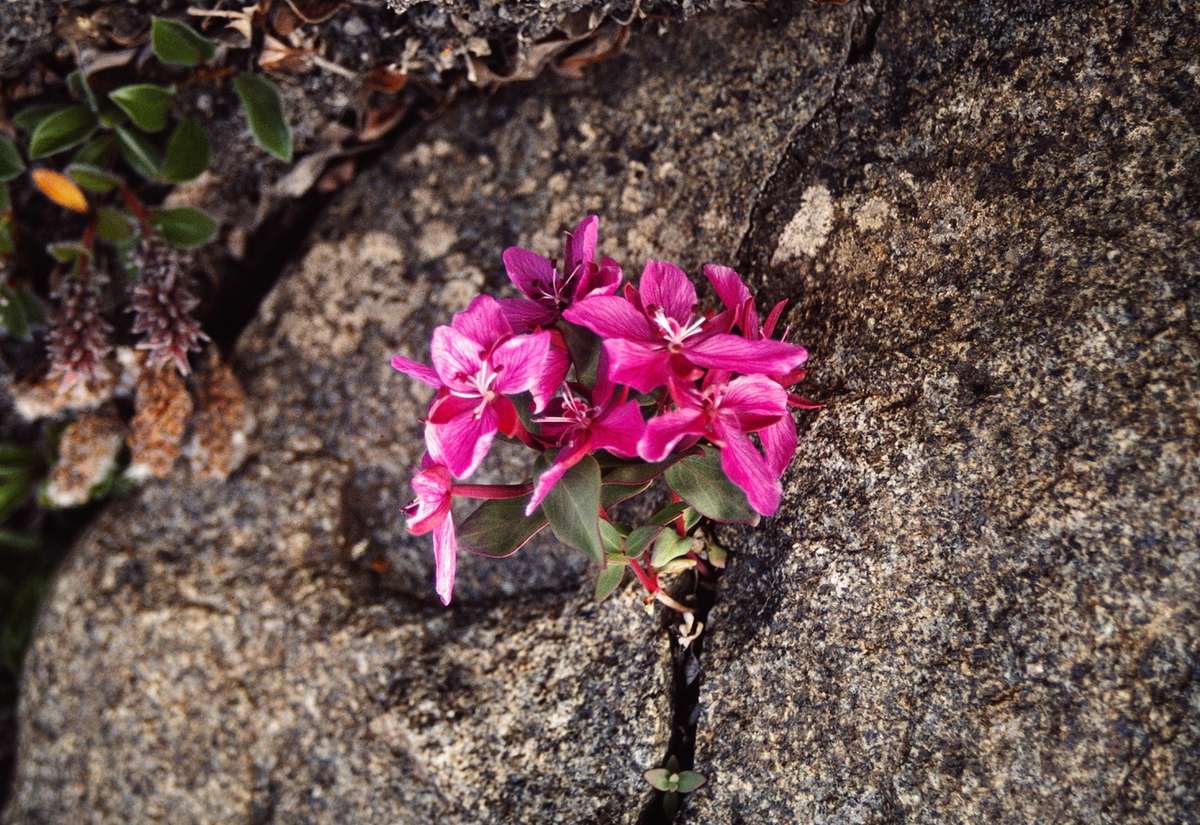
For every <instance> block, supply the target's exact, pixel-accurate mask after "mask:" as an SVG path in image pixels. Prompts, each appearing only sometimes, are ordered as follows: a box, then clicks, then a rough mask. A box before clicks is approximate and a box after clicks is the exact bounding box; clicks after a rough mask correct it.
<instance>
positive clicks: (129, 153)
mask: <svg viewBox="0 0 1200 825" xmlns="http://www.w3.org/2000/svg"><path fill="white" fill-rule="evenodd" d="M117 145H118V146H120V147H121V157H123V158H125V162H126V163H128V164H129V165H130V167H131V168H132V169H133V171H135V172H137V173H138V174H139V175H141V176H142V177H143V178H146V179H147V180H156V179H157V178H158V174H159V169H160V168H161V167H162V153H161V152H159V150H158V147H157V146H155V145H154V144H153V143H151V142H150V141H148V140H146V138H144V137H142V136H141V135H139V134H138V133H137V132H135V131H133V130H132V129H127V128H125V127H124V126H118V127H117Z"/></svg>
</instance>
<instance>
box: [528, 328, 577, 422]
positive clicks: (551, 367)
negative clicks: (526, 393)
mask: <svg viewBox="0 0 1200 825" xmlns="http://www.w3.org/2000/svg"><path fill="white" fill-rule="evenodd" d="M558 334H559V333H558V332H557V331H555V332H554V333H552V335H558ZM570 368H571V355H570V353H568V352H567V349H566V347H565V346H558V345H557V344H556V343H554V342H553V340H552V341H551V345H550V347H549V349H547V350H546V358H545V361H543V364H542V368H541V369H540V370H539V371H538V375H537V380H536V381H535V382H534V384H533V387H531V388H530V391H531V392H532V393H533V411H534V412H535V413H540V412H542V411H543V410H545V409H546V404H547V403H549V401H550V399H551V398H553V397H554V395H555V393H557V392H558V390H559V388H560V387H561V386H562V383H563V380H564V379H565V378H566V377H567V370H569V369H570Z"/></svg>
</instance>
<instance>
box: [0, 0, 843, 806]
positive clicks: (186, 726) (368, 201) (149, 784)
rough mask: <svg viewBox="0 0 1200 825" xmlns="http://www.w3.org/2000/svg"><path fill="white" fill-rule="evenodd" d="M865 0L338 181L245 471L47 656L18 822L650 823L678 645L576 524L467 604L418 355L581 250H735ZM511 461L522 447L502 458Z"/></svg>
mask: <svg viewBox="0 0 1200 825" xmlns="http://www.w3.org/2000/svg"><path fill="white" fill-rule="evenodd" d="M853 19H854V15H853V13H852V12H851V11H850V10H845V9H828V10H827V9H816V10H810V9H802V10H801V9H797V10H794V11H791V12H790V13H788V14H783V15H780V16H776V17H770V16H765V15H758V14H756V15H743V16H740V17H738V18H736V19H733V18H728V19H727V18H711V19H708V20H702V21H696V22H695V23H692V24H688V25H687V26H685V27H680V28H678V29H676V30H674V31H669V32H667V33H666V34H664V35H663V36H662V37H661V38H659V37H655V36H652V35H650V34H647V36H646V37H639V38H637V39H636V40H635V42H634V45H633V47H632V48H631V51H630V53H628V54H626V55H625V56H622V57H620V58H618V59H616V60H614V61H612V62H611V63H607V64H605V65H604V66H602V67H600V69H598V70H596V71H594V72H591V73H589V74H588V75H587V77H586V78H585V79H584V80H583V81H581V82H573V81H564V80H559V81H555V82H554V83H551V84H548V85H546V86H544V87H540V88H539V89H538V90H537V96H536V97H533V96H519V95H516V94H502V95H499V96H497V97H495V98H492V99H491V100H489V101H487V102H486V103H479V104H477V105H475V106H471V107H462V108H460V109H459V110H458V111H457V112H455V113H453V114H451V115H449V116H448V117H446V118H445V119H443V120H442V121H440V122H438V123H436V124H433V125H431V126H430V127H429V128H428V129H427V130H426V131H425V133H424V134H422V135H420V136H419V137H418V138H417V139H414V140H412V141H410V142H409V143H408V144H406V145H404V146H401V147H399V148H397V149H396V150H395V151H394V152H393V153H391V154H390V155H388V156H387V157H385V158H384V159H383V160H382V161H381V162H380V163H379V164H378V165H377V166H375V167H374V168H373V169H371V170H370V171H368V172H366V173H364V174H362V175H361V176H360V178H359V179H358V181H357V182H356V183H355V184H354V185H353V186H352V187H351V188H350V189H349V190H348V191H347V192H345V193H343V195H342V196H340V197H339V199H338V200H337V201H336V203H335V204H334V205H333V206H332V208H331V209H330V211H329V213H328V214H327V215H326V216H325V217H324V218H323V220H322V222H321V224H320V226H319V227H318V230H317V233H316V236H315V237H314V238H313V239H312V243H311V244H310V245H309V246H308V248H307V250H306V251H305V252H304V254H303V259H302V260H301V261H300V262H298V263H297V264H296V265H295V266H294V267H292V269H291V271H290V273H289V274H288V275H287V276H286V277H285V278H284V280H283V281H282V282H281V283H280V285H279V286H278V287H277V289H276V290H275V292H274V293H273V294H272V295H271V296H270V297H269V298H268V300H267V302H266V304H265V305H264V307H263V308H262V310H261V313H260V316H259V318H258V320H257V321H256V322H255V324H254V325H253V326H252V327H251V329H249V330H248V331H247V333H246V334H245V336H244V338H243V340H242V342H241V344H240V346H239V349H238V352H237V354H236V358H235V366H236V367H237V369H238V372H239V376H240V377H241V378H242V380H243V383H244V386H245V389H246V393H247V397H248V400H249V402H250V403H251V405H252V407H253V412H254V415H255V417H256V419H257V420H258V422H259V429H258V431H257V433H256V435H255V439H256V443H255V445H254V449H255V456H254V457H252V458H251V460H250V462H249V463H248V465H247V466H246V467H245V468H244V469H243V470H241V471H240V472H239V473H238V474H236V475H235V476H234V478H233V479H232V480H231V481H230V482H229V483H228V484H227V485H226V486H215V487H212V486H199V485H195V484H192V483H190V482H188V481H186V479H184V478H183V477H182V476H180V477H178V478H175V479H172V480H170V481H169V482H167V483H165V484H160V485H156V486H153V487H150V488H147V489H146V490H144V491H143V492H142V493H140V494H139V495H138V496H137V497H136V498H134V499H132V500H131V501H129V502H127V503H124V504H121V505H118V506H116V507H114V508H113V509H112V510H111V511H109V512H108V513H107V514H106V515H105V516H104V517H103V518H102V519H101V520H100V522H99V523H98V524H97V525H96V526H95V528H94V529H93V530H92V532H91V533H90V535H89V536H88V537H87V538H86V540H84V541H83V542H82V543H81V544H80V546H79V547H78V548H77V550H76V552H75V553H74V555H73V557H72V558H71V560H70V561H69V562H68V563H67V565H66V566H65V569H64V571H63V572H62V574H61V576H60V578H59V580H58V582H57V584H56V587H55V590H54V595H53V596H52V598H51V599H50V602H49V605H48V607H47V609H46V613H45V615H44V617H43V619H42V621H41V624H40V627H39V630H38V638H37V640H36V642H35V643H34V646H33V648H32V650H31V652H30V654H29V657H28V659H27V670H26V676H25V684H24V693H23V696H22V704H21V729H20V756H19V766H18V769H17V776H16V778H15V784H14V791H13V799H12V801H11V803H10V805H9V808H8V811H7V818H8V821H11V822H14V823H51V822H54V823H57V822H64V821H73V822H143V821H166V822H172V823H208V822H214V821H219V822H273V821H277V822H349V821H352V822H357V823H368V824H369V823H388V825H395V823H421V825H425V824H426V823H429V822H435V821H442V822H454V823H459V822H462V823H473V822H479V823H495V822H556V821H561V822H604V823H608V822H628V823H633V822H635V821H637V819H638V817H639V815H640V813H641V811H642V809H643V807H644V806H645V804H646V802H647V801H648V786H647V785H646V784H645V783H644V782H643V780H642V778H641V773H642V771H643V770H645V769H646V768H648V767H652V766H655V765H657V764H658V763H659V762H660V761H661V760H662V758H663V756H664V755H665V752H666V749H667V744H668V741H669V739H670V733H671V732H670V730H669V727H670V725H669V722H670V718H671V696H670V692H671V691H670V684H671V673H670V665H669V659H668V655H667V654H668V644H669V642H668V639H667V638H666V636H665V634H663V633H662V631H661V629H660V625H659V623H658V622H657V621H656V620H653V619H651V618H648V617H647V616H646V615H645V614H644V612H643V611H642V609H641V604H640V601H639V600H638V599H637V597H636V594H635V593H634V592H633V591H632V590H629V591H626V592H625V593H623V594H619V595H618V596H617V597H616V598H614V599H612V600H610V601H609V602H606V603H604V604H603V605H600V606H595V605H593V604H592V603H591V601H590V589H591V581H590V576H586V577H585V575H584V569H583V565H582V564H581V563H580V561H579V560H578V559H577V558H576V557H575V556H574V555H572V554H571V553H569V552H567V551H565V550H562V549H560V548H557V547H554V546H551V545H548V544H544V545H542V546H540V547H536V548H531V549H529V550H527V551H525V552H523V553H522V554H521V555H519V556H517V557H515V558H513V559H510V560H507V561H504V562H493V561H488V560H483V559H475V558H466V559H463V560H462V563H461V566H460V571H459V586H458V588H457V592H456V597H455V602H454V605H453V606H452V607H451V609H449V610H443V609H441V608H440V607H438V606H436V602H435V599H434V596H433V593H432V588H431V581H432V572H431V564H430V561H429V548H428V546H427V545H426V543H425V542H424V541H421V540H413V539H412V538H410V537H408V536H406V535H404V531H403V529H402V523H401V522H402V518H401V514H400V507H401V506H402V505H403V504H404V503H405V501H406V500H407V499H408V498H409V495H410V493H409V490H408V488H407V474H408V471H409V469H410V467H411V466H412V465H413V464H415V462H416V461H417V460H418V458H419V454H420V450H421V437H420V432H421V428H420V425H419V418H420V415H421V413H422V411H423V402H424V401H425V396H424V395H423V394H422V393H421V391H420V390H419V388H417V387H414V386H413V385H412V384H411V383H410V382H408V381H407V380H405V379H403V378H401V377H399V376H397V375H395V374H394V373H393V372H392V371H391V369H390V368H389V366H388V359H389V357H390V356H391V355H392V354H393V353H395V352H398V351H400V352H405V353H407V354H408V355H410V356H413V357H424V355H425V352H424V346H425V341H426V340H427V337H428V333H429V330H430V328H431V326H432V325H433V324H435V323H441V322H444V321H445V319H446V318H447V317H448V315H449V314H450V313H451V312H453V311H455V310H458V309H461V308H463V307H464V306H466V304H467V303H468V301H469V300H470V298H471V297H472V295H473V294H474V293H475V292H476V291H478V290H479V289H480V288H481V287H482V286H484V285H485V284H486V285H489V286H491V287H498V286H500V284H501V281H502V279H503V275H502V271H501V268H500V265H499V255H500V252H501V251H502V249H503V248H504V247H505V246H507V245H509V244H512V243H520V244H522V245H525V246H529V247H532V248H536V249H540V250H545V251H547V252H554V253H555V254H557V250H558V249H560V248H561V233H562V232H563V231H564V230H566V229H568V228H569V227H570V226H571V225H573V223H574V222H575V221H576V220H578V219H579V218H580V217H581V216H582V215H584V214H586V213H587V212H588V211H594V212H597V213H599V214H601V215H603V223H602V226H601V242H602V244H603V247H604V252H605V253H606V254H609V255H612V256H614V257H616V258H618V259H620V260H622V261H626V262H628V266H629V269H630V270H631V271H632V272H634V273H635V274H636V272H637V271H638V270H639V269H640V265H641V262H642V261H643V260H644V259H645V258H646V257H648V256H649V255H651V254H657V255H665V256H669V257H675V258H677V259H679V260H681V261H683V262H685V263H686V264H688V265H689V266H691V267H693V268H694V267H696V265H698V264H699V263H700V262H701V261H705V260H713V259H725V260H727V259H728V258H729V256H730V255H731V254H732V252H733V250H735V249H736V248H737V245H738V243H739V240H740V239H741V238H742V237H743V236H744V235H745V233H746V232H747V230H748V228H749V222H748V219H749V215H750V211H751V207H752V205H753V203H754V199H755V197H756V194H757V192H758V190H759V188H760V185H761V181H762V175H763V170H765V169H771V168H774V166H775V165H776V163H777V162H778V161H779V158H780V152H781V150H782V148H783V147H784V146H786V144H787V142H788V139H789V136H790V135H791V133H792V131H793V130H794V129H795V128H797V126H798V125H801V124H803V123H804V122H806V121H807V120H808V119H809V118H810V117H811V115H812V113H813V112H815V111H817V109H818V108H819V107H820V106H821V105H822V103H823V102H824V101H825V100H826V99H827V98H828V96H829V95H830V93H831V91H832V88H833V87H832V72H833V71H834V70H836V68H837V67H838V66H840V65H841V63H842V61H843V59H844V54H845V48H846V43H847V39H848V31H849V28H850V25H851V23H852V21H853ZM499 459H500V460H498V461H497V462H496V465H495V466H494V467H493V468H492V471H493V472H495V473H496V474H498V475H500V476H503V477H505V478H506V479H507V480H519V479H516V478H513V475H512V474H513V473H514V472H516V471H515V469H514V467H513V464H512V462H511V460H509V458H508V457H504V456H501V457H499Z"/></svg>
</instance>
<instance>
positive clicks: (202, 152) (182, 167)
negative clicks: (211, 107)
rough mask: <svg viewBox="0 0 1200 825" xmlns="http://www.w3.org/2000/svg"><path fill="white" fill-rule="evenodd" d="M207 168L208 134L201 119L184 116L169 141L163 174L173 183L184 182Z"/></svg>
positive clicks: (197, 175)
mask: <svg viewBox="0 0 1200 825" xmlns="http://www.w3.org/2000/svg"><path fill="white" fill-rule="evenodd" d="M207 168H208V135H207V134H205V132H204V127H203V126H201V125H200V121H198V120H196V119H195V118H193V117H189V118H184V119H183V120H182V121H181V122H180V124H179V125H178V126H176V127H175V131H174V132H172V133H171V139H170V140H168V141H167V155H166V157H165V158H164V159H163V165H162V176H163V178H165V179H166V180H169V181H171V182H172V183H183V182H184V181H189V180H192V179H193V178H196V177H199V175H200V173H201V172H203V171H204V170H205V169H207Z"/></svg>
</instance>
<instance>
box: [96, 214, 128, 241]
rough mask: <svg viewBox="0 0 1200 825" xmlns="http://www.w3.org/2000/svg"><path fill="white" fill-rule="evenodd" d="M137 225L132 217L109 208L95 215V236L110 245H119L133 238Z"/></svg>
mask: <svg viewBox="0 0 1200 825" xmlns="http://www.w3.org/2000/svg"><path fill="white" fill-rule="evenodd" d="M136 228H137V225H136V223H135V222H134V220H133V216H132V215H129V214H127V213H125V212H122V211H121V210H120V209H113V208H112V207H111V206H102V207H101V208H100V210H99V211H98V212H97V213H96V236H97V237H99V238H100V240H102V241H105V242H106V243H110V244H114V245H116V244H121V243H124V242H125V241H127V240H129V239H130V238H132V237H133V235H134V232H135V231H136Z"/></svg>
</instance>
